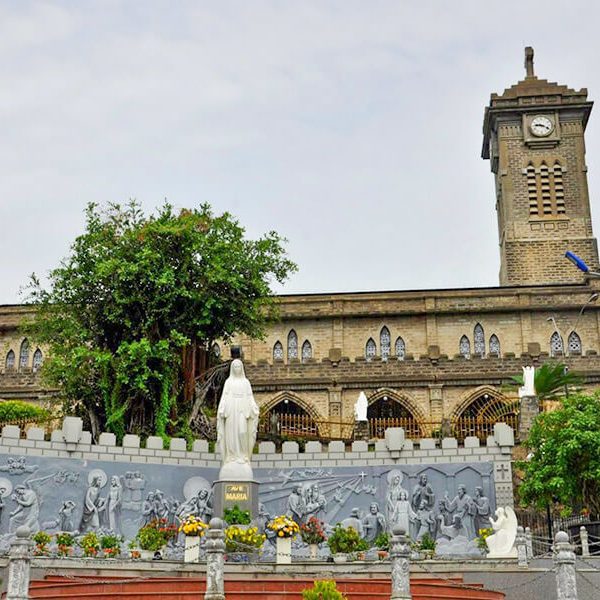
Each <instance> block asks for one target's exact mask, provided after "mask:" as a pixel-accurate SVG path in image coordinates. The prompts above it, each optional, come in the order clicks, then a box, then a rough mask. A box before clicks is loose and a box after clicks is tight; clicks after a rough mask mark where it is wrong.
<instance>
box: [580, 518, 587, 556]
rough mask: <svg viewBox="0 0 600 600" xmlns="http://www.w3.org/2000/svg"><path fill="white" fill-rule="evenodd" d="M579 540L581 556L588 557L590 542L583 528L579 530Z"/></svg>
mask: <svg viewBox="0 0 600 600" xmlns="http://www.w3.org/2000/svg"><path fill="white" fill-rule="evenodd" d="M579 538H580V539H581V556H589V555H590V540H589V538H588V532H587V529H586V528H585V526H583V525H582V526H581V527H580V528H579Z"/></svg>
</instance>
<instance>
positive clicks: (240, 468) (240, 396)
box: [217, 358, 259, 480]
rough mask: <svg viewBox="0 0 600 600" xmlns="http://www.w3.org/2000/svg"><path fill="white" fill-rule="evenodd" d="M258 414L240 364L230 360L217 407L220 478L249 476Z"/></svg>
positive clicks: (242, 478) (237, 478)
mask: <svg viewBox="0 0 600 600" xmlns="http://www.w3.org/2000/svg"><path fill="white" fill-rule="evenodd" d="M258 415H259V410H258V405H257V404H256V402H255V400H254V396H253V395H252V388H251V386H250V382H249V381H248V380H247V379H246V376H245V375H244V365H243V363H242V361H241V360H239V359H238V358H236V359H235V360H233V361H232V362H231V368H230V371H229V377H228V378H227V380H226V381H225V386H224V387H223V394H222V396H221V400H220V402H219V407H218V409H217V446H218V447H219V451H220V453H221V460H222V461H223V466H222V467H221V471H220V473H219V478H220V479H231V478H234V480H247V479H251V478H252V468H251V466H250V460H251V458H252V451H253V449H254V444H255V442H256V433H257V430H258Z"/></svg>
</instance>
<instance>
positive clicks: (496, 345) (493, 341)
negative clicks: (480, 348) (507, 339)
mask: <svg viewBox="0 0 600 600" xmlns="http://www.w3.org/2000/svg"><path fill="white" fill-rule="evenodd" d="M490 356H496V357H498V358H499V357H500V340H499V339H498V336H497V335H496V334H495V333H492V335H491V336H490Z"/></svg>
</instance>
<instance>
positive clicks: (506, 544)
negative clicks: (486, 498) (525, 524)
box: [485, 506, 517, 558]
mask: <svg viewBox="0 0 600 600" xmlns="http://www.w3.org/2000/svg"><path fill="white" fill-rule="evenodd" d="M490 522H491V524H492V529H493V530H494V533H493V534H492V535H489V536H488V537H487V538H486V539H485V542H486V544H487V547H488V549H489V553H488V557H489V558H501V557H504V556H507V557H511V556H516V549H515V548H514V544H515V538H516V537H517V515H515V511H514V510H513V509H512V508H511V507H510V506H507V507H505V508H502V507H501V506H500V507H499V508H498V509H497V510H496V519H493V518H492V517H490Z"/></svg>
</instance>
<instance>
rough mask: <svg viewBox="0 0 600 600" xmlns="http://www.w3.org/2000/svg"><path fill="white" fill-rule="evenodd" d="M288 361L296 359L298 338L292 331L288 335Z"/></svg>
mask: <svg viewBox="0 0 600 600" xmlns="http://www.w3.org/2000/svg"><path fill="white" fill-rule="evenodd" d="M287 350H288V360H291V359H292V358H298V336H297V335H296V332H295V331H294V330H293V329H292V330H291V331H290V332H289V333H288V348H287Z"/></svg>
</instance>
